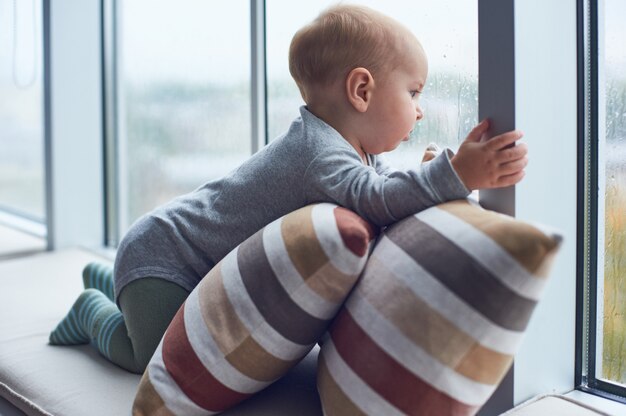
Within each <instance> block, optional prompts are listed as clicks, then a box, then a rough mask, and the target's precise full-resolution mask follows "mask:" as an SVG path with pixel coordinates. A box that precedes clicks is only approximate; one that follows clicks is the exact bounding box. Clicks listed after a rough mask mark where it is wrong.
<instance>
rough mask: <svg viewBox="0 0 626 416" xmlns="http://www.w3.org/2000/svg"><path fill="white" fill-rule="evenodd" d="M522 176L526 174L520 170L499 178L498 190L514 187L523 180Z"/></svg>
mask: <svg viewBox="0 0 626 416" xmlns="http://www.w3.org/2000/svg"><path fill="white" fill-rule="evenodd" d="M524 175H526V172H524V171H523V170H521V171H519V172H517V173H513V174H511V175H505V176H501V177H500V178H498V187H499V188H504V187H506V186H512V185H515V184H516V183H518V182H519V181H521V180H522V179H523V178H524Z"/></svg>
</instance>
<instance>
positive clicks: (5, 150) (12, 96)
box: [0, 0, 45, 222]
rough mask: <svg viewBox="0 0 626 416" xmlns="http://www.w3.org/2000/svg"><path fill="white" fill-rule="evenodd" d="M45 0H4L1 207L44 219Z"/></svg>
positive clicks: (0, 20) (0, 27)
mask: <svg viewBox="0 0 626 416" xmlns="http://www.w3.org/2000/svg"><path fill="white" fill-rule="evenodd" d="M41 16H42V10H41V2H40V1H36V0H33V1H11V0H0V211H5V212H6V211H8V212H10V213H14V214H19V215H20V216H26V217H29V218H31V219H34V220H36V221H38V222H43V221H44V219H45V214H44V174H43V160H44V158H43V125H44V120H43V83H42V72H43V71H42V66H43V65H42V63H43V59H42V45H41V33H42V18H41Z"/></svg>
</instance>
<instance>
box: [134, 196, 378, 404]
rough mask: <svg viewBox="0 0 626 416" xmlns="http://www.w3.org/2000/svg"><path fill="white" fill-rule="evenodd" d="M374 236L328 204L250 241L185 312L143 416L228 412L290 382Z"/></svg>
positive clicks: (143, 397)
mask: <svg viewBox="0 0 626 416" xmlns="http://www.w3.org/2000/svg"><path fill="white" fill-rule="evenodd" d="M374 234H375V233H374V229H373V228H372V227H371V226H370V225H369V224H368V223H367V222H365V221H364V220H363V219H361V218H360V217H358V216H357V215H356V214H354V213H353V212H351V211H348V210H347V209H344V208H339V207H337V206H335V205H331V204H319V205H312V206H308V207H304V208H302V209H299V210H297V211H294V212H292V213H290V214H288V215H286V216H284V217H282V218H279V219H278V220H276V221H274V222H272V223H271V224H269V225H267V226H266V227H265V228H263V229H262V230H260V231H259V232H257V233H256V234H254V235H253V236H251V237H250V238H248V239H247V240H246V241H245V242H243V243H242V244H240V245H239V246H238V247H237V248H235V249H234V250H233V251H231V252H230V253H229V254H228V255H227V256H226V257H225V258H224V259H223V260H222V261H221V262H220V263H218V264H217V265H216V266H215V267H214V268H213V269H212V270H211V271H210V272H209V273H208V274H207V275H206V276H205V278H204V279H203V280H202V281H201V282H200V284H199V285H198V286H197V287H196V288H195V289H194V290H193V291H192V292H191V294H190V295H189V297H188V298H187V300H186V302H185V303H184V305H183V306H181V309H180V310H179V311H178V313H177V314H176V316H175V317H174V319H173V320H172V322H171V324H170V325H169V327H168V329H167V331H166V333H165V335H164V337H163V340H162V341H161V343H160V344H159V346H158V348H157V350H156V352H155V354H154V356H153V357H152V360H151V361H150V363H149V364H148V367H147V369H146V371H145V373H144V375H143V378H142V380H141V383H140V386H139V390H138V393H137V396H136V398H135V403H134V405H133V412H134V414H156V413H158V414H164V415H167V414H176V415H186V416H190V415H208V414H212V413H214V412H221V411H224V410H226V409H228V408H229V407H231V406H233V405H235V404H237V403H239V402H240V401H242V400H244V399H246V398H247V397H250V396H251V395H253V394H254V393H255V392H258V391H259V390H261V389H263V388H264V387H266V386H268V385H269V384H271V383H272V382H273V381H274V380H276V379H278V378H279V377H281V376H282V375H283V374H285V373H286V372H287V370H289V369H290V368H291V367H293V366H294V365H295V364H297V363H298V361H300V359H302V358H303V357H304V356H305V355H306V354H307V353H308V352H309V351H310V350H311V348H312V347H313V346H314V345H315V343H316V341H317V340H318V338H319V337H320V335H322V334H323V333H324V332H325V331H326V329H327V326H328V323H329V322H330V320H331V319H332V318H333V317H334V316H335V314H336V312H337V310H338V309H339V306H340V305H341V304H342V302H343V301H344V299H345V297H346V296H347V294H348V293H349V292H350V290H351V289H352V287H353V285H354V283H355V282H356V280H357V278H358V276H359V275H360V273H361V271H362V270H363V267H364V266H365V261H366V256H367V253H368V246H369V242H370V240H371V239H372V238H373V237H374Z"/></svg>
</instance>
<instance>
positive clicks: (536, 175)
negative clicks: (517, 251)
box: [514, 0, 582, 403]
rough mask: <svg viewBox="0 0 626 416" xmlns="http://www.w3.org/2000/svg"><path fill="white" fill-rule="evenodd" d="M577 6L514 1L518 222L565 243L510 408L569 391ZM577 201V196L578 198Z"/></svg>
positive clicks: (564, 0)
mask: <svg viewBox="0 0 626 416" xmlns="http://www.w3.org/2000/svg"><path fill="white" fill-rule="evenodd" d="M576 13H577V2H576V0H554V1H550V2H545V1H542V0H518V1H516V2H515V39H516V44H515V91H516V96H515V108H516V111H515V120H516V127H517V128H520V129H521V130H522V131H524V133H525V138H524V141H525V142H526V143H527V144H528V147H529V160H530V163H529V165H528V168H527V169H526V177H525V178H524V180H523V181H522V182H521V183H520V184H519V185H517V186H516V191H515V192H516V202H515V214H516V217H517V218H519V219H521V220H525V221H534V222H538V223H542V224H546V225H549V226H552V227H554V228H556V229H557V230H559V231H560V232H561V233H562V234H563V238H564V240H563V245H562V247H561V249H560V252H559V254H558V255H557V257H556V261H555V263H554V266H553V268H552V272H551V275H550V280H549V282H548V284H547V286H546V291H545V293H544V294H543V297H542V299H541V301H540V302H539V305H538V306H537V309H536V310H535V313H534V315H533V317H532V319H531V321H530V323H529V326H528V330H527V333H526V337H525V340H524V342H523V343H522V346H521V350H520V352H519V353H518V355H517V357H516V360H515V383H514V384H515V395H514V398H515V402H516V403H519V402H520V401H524V400H526V399H528V398H530V397H532V396H535V395H537V394H543V393H549V392H559V393H562V392H565V391H568V390H571V389H572V388H573V387H574V373H575V366H574V363H575V346H576V344H575V343H576V336H575V334H576V238H577V233H576V225H577V224H576V221H577V219H576V215H577V213H576V206H577V145H578V144H577V138H578V130H577V129H578V125H577V86H578V83H577V66H578V65H577V26H576V25H577V14H576ZM581 197H582V192H581Z"/></svg>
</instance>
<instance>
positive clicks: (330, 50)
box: [289, 5, 413, 103]
mask: <svg viewBox="0 0 626 416" xmlns="http://www.w3.org/2000/svg"><path fill="white" fill-rule="evenodd" d="M407 35H408V36H410V37H413V35H412V34H411V33H410V31H409V30H408V29H406V28H405V27H404V26H402V25H401V24H400V23H398V22H396V21H395V20H393V19H391V18H390V17H387V16H385V15H384V14H382V13H379V12H377V11H375V10H372V9H370V8H368V7H364V6H354V5H337V6H332V7H330V8H328V9H326V10H324V11H323V12H322V13H321V14H320V15H319V16H318V17H317V18H316V19H315V20H314V21H313V22H311V23H310V24H308V25H306V26H304V27H303V28H302V29H300V30H299V31H298V32H296V34H295V35H294V37H293V39H292V40H291V46H290V48H289V72H290V73H291V76H292V77H293V79H294V80H295V81H296V84H297V85H298V88H299V89H300V93H301V94H302V98H303V99H304V101H305V102H306V103H309V101H308V100H309V98H310V94H311V91H313V90H314V89H315V88H316V87H320V86H327V85H330V84H331V83H333V82H334V81H336V80H338V79H345V77H346V76H347V75H348V73H349V72H350V71H351V70H352V69H354V68H358V67H363V68H366V69H367V70H369V71H370V72H371V73H372V75H373V76H375V75H376V74H378V73H380V72H384V71H388V70H391V69H393V68H394V67H397V66H398V65H399V64H400V62H401V57H402V51H401V49H402V47H403V44H404V42H402V39H404V38H405V37H406V36H407Z"/></svg>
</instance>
